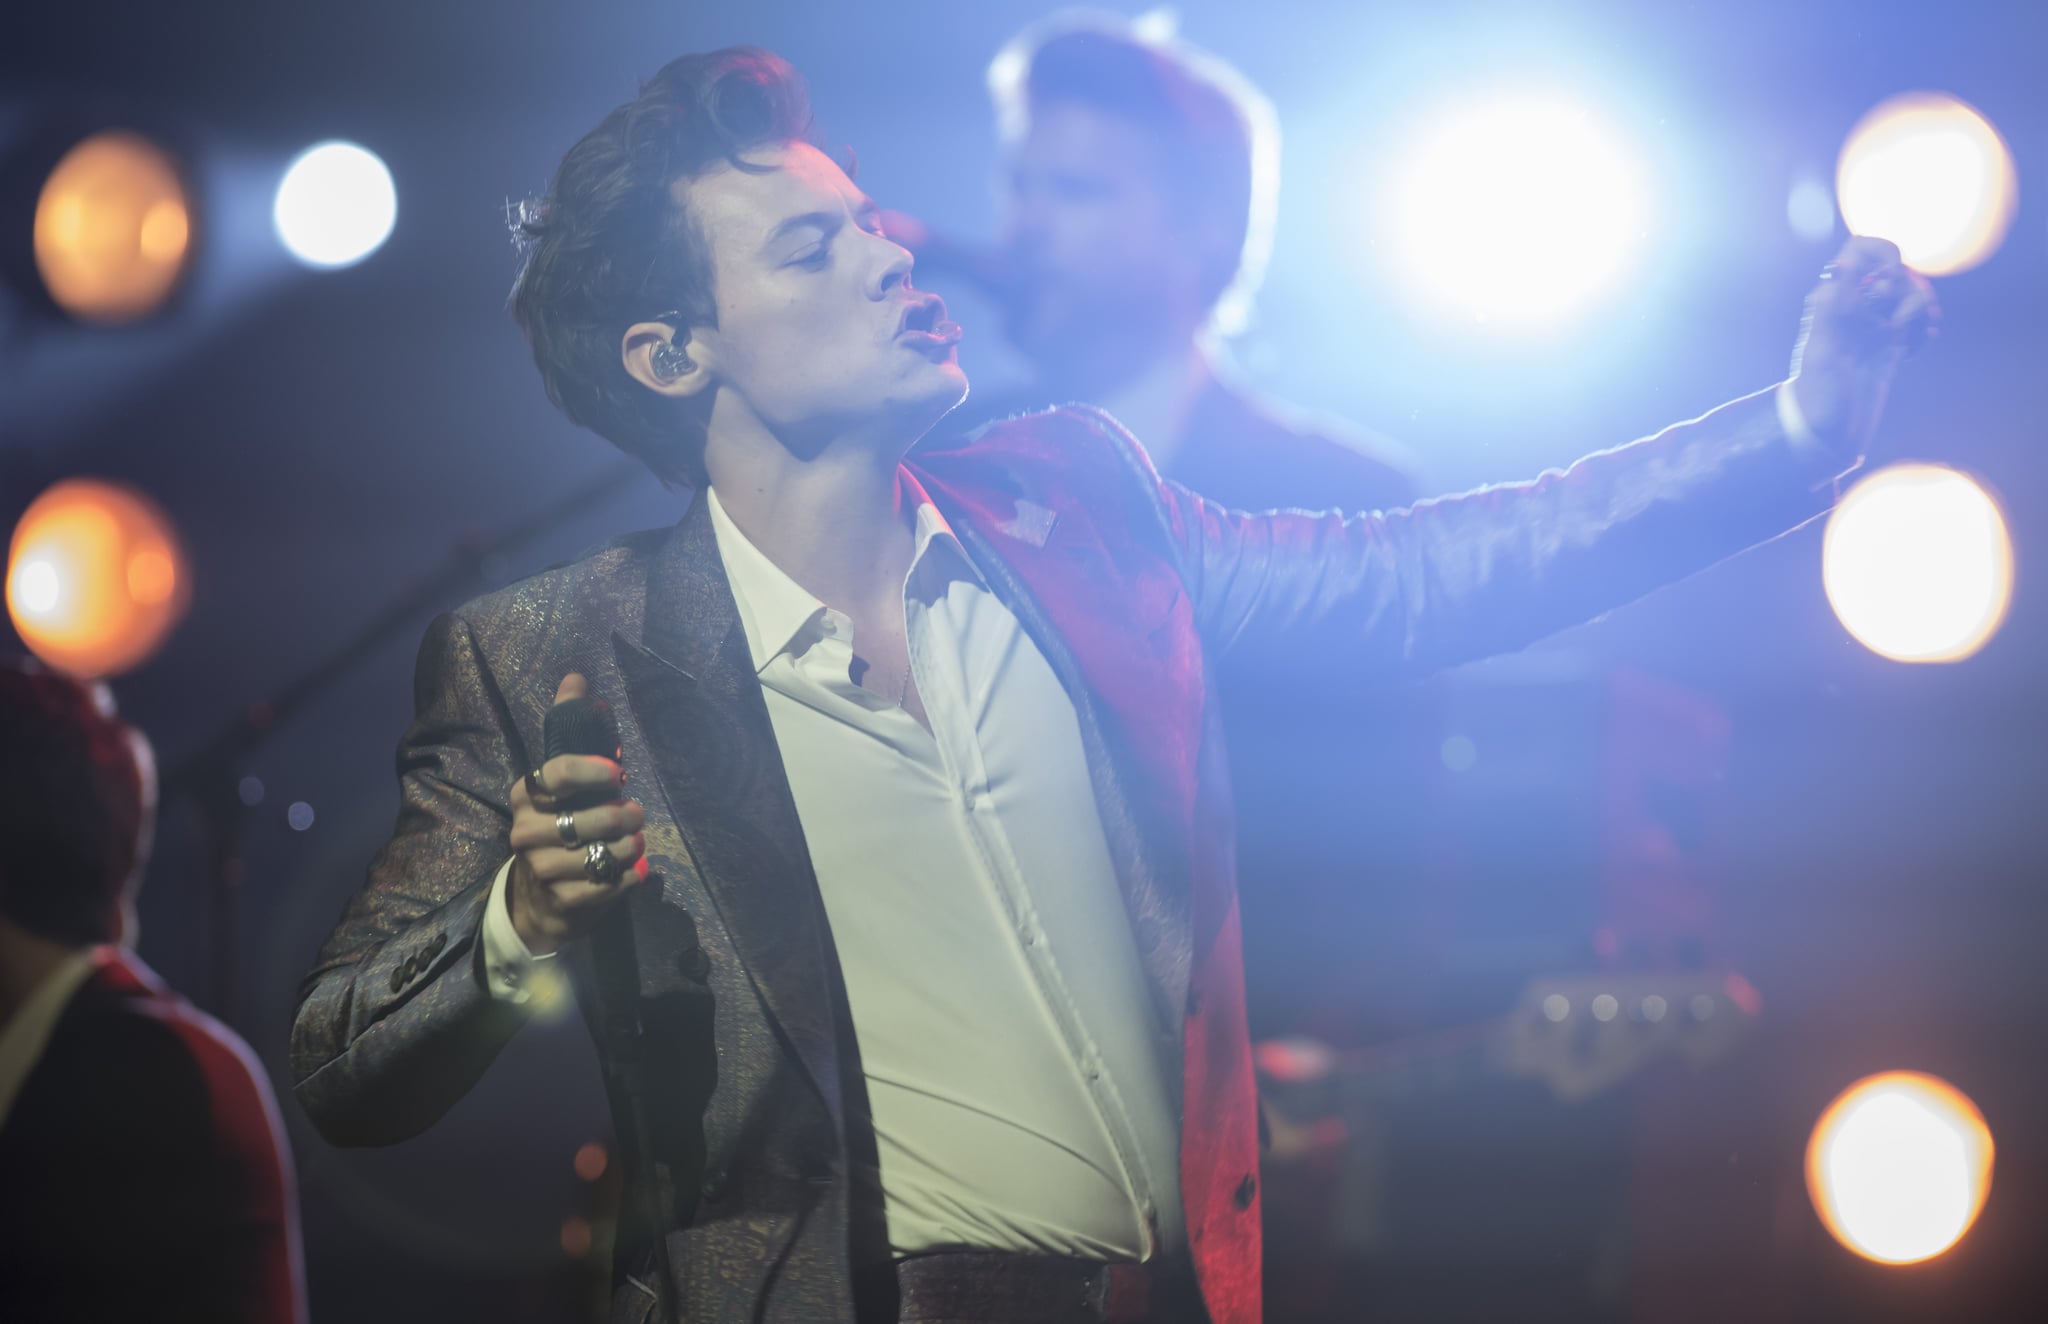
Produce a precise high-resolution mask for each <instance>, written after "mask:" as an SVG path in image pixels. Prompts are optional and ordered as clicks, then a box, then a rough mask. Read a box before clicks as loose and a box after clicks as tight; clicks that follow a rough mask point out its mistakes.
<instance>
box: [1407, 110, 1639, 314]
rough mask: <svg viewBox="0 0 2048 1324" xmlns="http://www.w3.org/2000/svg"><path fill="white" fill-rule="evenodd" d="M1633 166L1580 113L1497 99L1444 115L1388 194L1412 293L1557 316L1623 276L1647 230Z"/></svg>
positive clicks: (1477, 307) (1474, 307)
mask: <svg viewBox="0 0 2048 1324" xmlns="http://www.w3.org/2000/svg"><path fill="white" fill-rule="evenodd" d="M1644 192H1645V190H1644V184H1643V177H1642V172H1641V170H1640V169H1639V167H1638V166H1637V164H1636V163H1635V162H1634V161H1633V160H1631V159H1630V156H1629V154H1628V153H1627V152H1626V151H1624V150H1623V149H1622V147H1621V146H1620V144H1619V143H1617V142H1616V141H1615V140H1614V138H1613V137H1611V136H1610V135H1609V134H1608V133H1607V132H1606V131H1605V130H1603V129H1602V127H1601V125H1600V124H1599V123H1598V122H1597V121H1596V119H1595V118H1594V116H1593V115H1592V113H1591V112H1590V111H1588V110H1587V109H1586V108H1584V107H1582V106H1578V105H1574V104H1572V103H1570V102H1567V101H1564V100H1560V99H1557V98H1552V97H1536V96H1528V97H1515V98H1505V99H1502V100H1499V101H1495V102H1491V103H1488V104H1486V105H1483V106H1480V107H1477V108H1474V109H1470V110H1467V111H1464V112H1462V113H1460V114H1457V115H1455V116H1453V117H1452V118H1451V119H1450V120H1448V121H1446V122H1445V123H1443V124H1442V125H1440V126H1439V127H1438V128H1437V130H1436V131H1435V132H1434V133H1432V134H1430V135H1428V136H1427V137H1426V138H1425V139H1424V140H1423V141H1422V142H1421V143H1420V144H1419V145H1418V147H1417V149H1416V151H1415V153H1414V155H1413V156H1412V157H1411V158H1410V159H1409V161H1408V164H1407V167H1406V170H1405V172H1404V173H1403V175H1402V177H1401V181H1400V183H1399V185H1398V191H1397V193H1396V199H1395V203H1396V207H1397V216H1398V219H1397V225H1398V237H1399V242H1400V250H1401V254H1402V257H1403V259H1404V260H1405V263H1406V266H1407V272H1408V275H1409V276H1410V277H1411V279H1412V280H1413V282H1414V284H1415V286H1416V289H1417V293H1418V294H1420V295H1421V296H1423V297H1425V298H1430V299H1434V300H1439V301H1442V300H1448V301H1449V302H1450V303H1452V304H1453V305H1454V306H1455V307H1457V308H1458V309H1459V310H1460V311H1461V312H1464V313H1468V314H1470V315H1471V316H1472V317H1474V318H1477V319H1478V320H1480V321H1483V322H1502V323H1515V324H1526V323H1532V322H1539V321H1545V320H1550V319H1554V318H1558V317H1561V316H1563V315H1565V314H1566V313H1568V312H1570V311H1571V310H1572V309H1573V308H1575V307H1577V306H1579V305H1582V304H1584V303H1586V302H1588V301H1590V300H1591V299H1593V298H1594V297H1595V296H1597V295H1599V294H1600V293H1602V292H1603V291H1605V290H1606V289H1608V288H1610V287H1611V286H1612V285H1613V284H1614V283H1615V282H1616V281H1617V280H1619V279H1620V278H1621V277H1622V276H1623V275H1625V274H1626V273H1627V271H1628V269H1629V268H1630V266H1631V265H1632V264H1633V262H1634V259H1635V255H1636V251H1637V249H1638V248H1639V247H1640V245H1641V243H1642V241H1643V239H1644V237H1645V226H1646V224H1647V218H1648V212H1649V207H1648V203H1647V200H1646V199H1645V197H1644Z"/></svg>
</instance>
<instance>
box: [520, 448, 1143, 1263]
mask: <svg viewBox="0 0 2048 1324" xmlns="http://www.w3.org/2000/svg"><path fill="white" fill-rule="evenodd" d="M902 481H903V482H904V483H905V484H906V491H905V497H906V499H907V501H908V502H911V503H915V505H916V510H917V541H916V553H915V558H914V560H913V562H912V564H911V568H910V571H909V573H908V574H907V576H906V577H905V582H904V619H905V626H906V629H907V631H908V636H909V644H910V655H911V660H912V666H913V668H914V670H915V677H916V682H917V689H918V693H919V696H920V697H921V698H922V699H923V701H924V707H925V713H926V716H927V718H928V719H929V720H930V722H931V730H930V731H929V732H927V731H926V730H925V729H924V727H922V726H920V725H919V724H918V722H917V720H916V719H915V718H913V717H911V716H910V714H909V713H907V712H906V711H904V710H903V709H902V708H901V707H899V706H898V705H897V704H895V703H893V702H891V701H890V700H889V699H887V698H886V697H883V696H880V695H877V694H874V693H872V692H871V691H869V690H866V689H864V688H862V687H861V686H859V685H856V684H855V683H854V682H853V680H852V678H851V675H850V667H851V664H852V662H853V659H854V641H853V637H852V626H851V622H850V621H849V620H848V618H847V617H846V616H845V615H844V614H843V613H841V612H838V611H835V610H833V609H831V608H829V607H827V606H826V605H824V604H823V603H820V602H819V601H818V600H817V599H816V598H814V597H812V596H811V595H810V594H809V593H807V592H805V591H804V589H803V588H802V587H800V586H799V585H797V584H796V583H795V581H793V580H791V579H790V578H789V577H788V576H787V575H785V574H784V573H782V571H781V570H780V569H778V568H777V567H776V566H775V565H774V564H773V563H772V562H770V561H769V560H768V559H767V557H766V556H765V555H763V554H762V553H761V552H760V550H759V549H757V548H756V547H754V546H753V545H752V544H751V543H750V542H748V541H747V539H746V537H745V535H743V534H742V533H741V532H740V531H739V529H738V527H737V526H735V525H734V524H733V523H732V520H731V519H730V517H729V516H727V515H726V513H725V510H724V508H723V507H722V506H721V505H720V503H719V501H718V497H717V494H716V493H715V492H714V491H710V490H708V489H707V490H706V492H705V494H704V500H706V501H707V502H708V503H709V514H710V517H711V522H712V528H713V530H714V533H715V535H716V537H717V539H718V547H719V553H720V556H721V557H722V559H723V560H724V562H725V568H726V576H727V580H728V582H729V583H730V584H731V586H732V590H733V597H734V599H735V600H736V602H737V603H738V606H739V613H740V619H741V623H742V625H743V627H744V629H745V631H746V635H747V644H748V648H749V650H750V653H751V656H752V659H753V663H754V666H755V669H756V672H757V674H758V675H759V676H760V680H761V685H762V690H763V696H764V698H765V700H766V703H767V707H768V714H769V718H770V721H771V723H772V724H773V726H774V730H775V738H776V743H777V745H778V746H779V748H780V751H781V754H782V761H783V766H784V768H785V770H786V772H787V774H788V777H789V783H790V789H791V792H792V794H793V795H794V797H795V801H796V806H797V814H798V817H799V819H800V820H801V822H802V824H803V829H804V837H805V840H806V842H807V843H808V845H809V847H810V855H811V862H812V865H813V867H814V869H815V871H816V874H817V877H818V885H819V889H820V891H821V893H822V895H823V898H824V903H825V909H826V914H827V917H828V919H829V920H830V922H831V927H832V937H833V942H834V945H835V947H836V948H837V951H838V956H839V962H840V967H841V970H842V973H843V975H844V978H845V982H846V989H847V996H848V999H849V1002H850V1004H851V1008H852V1013H853V1023H854V1032H855V1034H856V1036H857V1037H858V1039H859V1041H860V1053H861V1063H862V1067H863V1070H864V1072H865V1075H866V1078H867V1088H868V1097H869V1104H870V1107H871V1111H872V1115H873V1123H874V1129H875V1136H876V1141H877V1148H878V1151H879V1157H880V1162H881V1174H880V1177H881V1187H882V1191H883V1197H884V1203H885V1206H886V1210H887V1217H888V1222H889V1240H890V1244H891V1246H892V1248H893V1249H894V1250H895V1251H896V1252H897V1253H898V1254H911V1253H915V1252H918V1251H922V1250H932V1249H939V1248H970V1249H986V1250H1009V1251H1020V1252H1027V1253H1038V1254H1049V1255H1067V1256H1077V1257H1083V1258H1091V1259H1104V1260H1141V1259H1145V1258H1147V1257H1149V1256H1151V1255H1153V1254H1156V1253H1157V1252H1158V1251H1159V1250H1160V1249H1162V1248H1165V1247H1177V1246H1178V1245H1179V1242H1180V1239H1181V1237H1182V1236H1183V1235H1184V1232H1183V1228H1182V1223H1181V1207H1180V1191H1179V1151H1180V1130H1179V1123H1178V1117H1179V1094H1180V1082H1179V1081H1178V1080H1170V1079H1168V1075H1169V1070H1168V1063H1167V1062H1166V1060H1165V1059H1164V1057H1163V1055H1162V1053H1161V1048H1162V1047H1163V1044H1164V1040H1165V1036H1164V1035H1163V1034H1162V1033H1161V1029H1162V1027H1160V1026H1159V1025H1158V1023H1157V1020H1156V1016H1155V1013H1154V1012H1153V1010H1152V1007H1153V1003H1152V1000H1151V998H1150V996H1149V994H1148V992H1147V989H1146V984H1145V976H1144V971H1143V967H1142V965H1141V964H1140V962H1139V959H1138V953H1137V949H1136V944H1135V943H1134V942H1133V940H1132V937H1131V931H1130V923H1129V919H1128V917H1127V915H1126V913H1125V911H1124V907H1123V899H1122V894H1121V891H1120V889H1119V887H1118V884H1117V878H1116V872H1115V868H1114V865H1113V863H1112V861H1111V859H1110V856H1109V848H1108V844H1107V841H1106V839H1105V838H1104V835H1103V831H1102V825H1101V821H1100V819H1099V817H1098V814H1097V810H1096V805H1095V797H1094V793H1093V790H1092V786H1091V783H1090V780H1089V773H1088V766H1087V759H1086V755H1085V752H1084V750H1083V748H1082V744H1081V733H1080V725H1079V722H1078V719H1077V718H1076V716H1075V713H1074V708H1073V704H1072V703H1071V701H1070V700H1069V699H1068V698H1067V695H1066V692H1065V691H1064V690H1063V689H1062V688H1061V686H1060V683H1059V680H1058V677H1057V676H1055V675H1054V674H1053V671H1052V668H1051V666H1050V665H1049V664H1047V662H1046V661H1045V658H1044V657H1043V656H1042V655H1041V654H1040V653H1039V651H1038V649H1037V647H1036V646H1035V645H1034V644H1033V643H1032V642H1031V640H1030V637H1029V636H1028V635H1027V634H1026V633H1025V632H1024V630H1023V629H1022V627H1021V626H1020V625H1019V624H1018V622H1017V620H1016V618H1015V617H1014V616H1012V615H1011V614H1010V612H1009V610H1008V609H1007V608H1006V607H1004V606H1003V604H1002V603H1001V601H1000V600H998V599H997V598H996V596H995V595H994V594H993V593H991V592H990V591H989V590H988V588H987V586H986V585H985V584H984V583H983V582H982V581H981V579H980V577H979V576H978V575H977V574H976V573H975V571H974V568H973V566H972V564H971V563H970V562H969V561H968V560H967V557H966V554H965V553H964V551H963V550H962V549H961V547H960V545H959V543H958V542H957V541H956V540H955V539H954V537H953V535H952V533H951V531H950V530H949V529H948V528H947V527H946V523H945V520H944V518H943V517H942V516H941V515H940V514H939V512H938V510H937V508H936V507H934V506H933V505H931V504H930V502H929V501H928V500H927V499H926V498H925V496H924V494H923V492H922V491H919V490H917V489H916V485H915V483H914V481H913V480H911V479H910V477H909V475H908V474H907V473H906V474H904V475H903V476H902ZM497 888H498V891H499V892H502V891H503V888H504V882H503V873H502V872H501V874H500V880H499V883H498V884H497ZM524 952H525V949H524V945H523V944H521V943H519V940H518V935H517V933H516V932H515V931H514V930H513V929H512V926H511V920H510V916H509V914H508V913H507V912H506V910H505V907H504V903H503V902H502V900H500V898H499V897H498V896H496V895H494V896H493V897H492V899H491V902H490V905H489V907H488V908H487V910H486V919H485V924H484V958H485V969H486V975H487V977H488V979H489V982H490V984H491V986H492V991H493V992H494V993H495V994H496V995H498V996H500V997H506V998H510V999H512V1000H515V1001H517V1000H523V999H524V996H525V993H524V991H523V984H524V982H525V976H524V975H523V974H522V973H521V972H522V971H523V970H525V969H526V968H528V967H529V966H530V961H531V958H529V957H526V956H525V954H524ZM1174 1028H1176V1029H1177V1027H1174Z"/></svg>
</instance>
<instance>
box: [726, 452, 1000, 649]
mask: <svg viewBox="0 0 2048 1324" xmlns="http://www.w3.org/2000/svg"><path fill="white" fill-rule="evenodd" d="M896 481H897V482H898V483H899V484H900V485H901V489H902V494H903V500H904V501H906V502H915V503H916V507H917V516H916V550H915V552H914V553H913V554H912V557H911V568H910V573H911V575H912V576H916V575H918V574H920V573H922V572H923V571H924V569H925V567H926V566H927V565H936V564H938V563H939V562H940V561H941V560H943V561H944V562H945V568H946V570H947V571H949V572H951V573H956V574H961V575H964V576H966V577H967V578H969V579H972V580H974V581H975V582H977V583H980V582H981V576H980V573H979V572H978V571H977V570H976V569H975V568H974V563H973V562H972V561H970V560H968V559H967V552H966V549H965V548H963V547H962V546H961V545H960V541H959V539H958V538H956V537H955V536H954V534H953V526H952V525H950V524H948V523H947V522H946V517H945V515H944V514H942V513H941V512H940V510H939V508H938V507H937V506H936V505H934V504H933V503H932V499H931V497H930V496H929V495H927V494H926V492H925V490H924V488H923V486H922V485H920V484H919V483H918V481H917V479H916V478H915V477H913V476H912V475H911V473H910V471H909V470H907V469H898V470H897V471H896ZM704 501H705V505H706V508H707V510H708V513H709V514H710V516H711V531H712V536H713V537H714V538H716V539H717V542H718V555H719V558H720V559H721V560H723V561H724V562H725V577H726V583H727V584H728V585H729V586H730V587H731V589H732V596H733V601H734V602H735V603H736V604H738V606H739V612H740V624H741V625H742V626H743V627H744V628H745V630H746V634H747V652H748V655H749V657H750V658H751V659H752V661H753V664H754V672H755V674H756V675H759V674H760V672H761V670H762V669H763V668H764V667H766V666H767V665H768V664H769V663H770V662H772V661H774V660H775V659H776V658H777V657H778V656H780V655H781V654H783V653H800V652H802V651H803V647H802V644H803V641H804V640H805V637H806V636H807V635H808V634H809V632H810V630H811V628H812V625H813V624H814V622H816V621H817V620H818V618H819V617H821V616H823V615H825V614H826V613H827V612H829V611H831V608H829V607H827V606H826V605H825V604H824V603H822V602H820V601H818V599H817V598H816V597H815V596H814V595H812V594H811V592H810V591H809V590H807V589H806V588H804V586H803V585H801V584H799V583H797V582H796V581H795V580H794V579H791V578H790V577H789V576H788V575H787V574H785V573H783V571H782V568H781V567H780V566H777V565H776V564H775V563H774V562H773V561H771V560H769V559H768V556H767V554H766V553H765V552H763V551H762V550H761V549H760V548H758V547H756V546H754V544H753V543H752V542H751V541H749V540H748V538H747V535H746V534H744V533H742V532H740V527H739V525H737V524H735V523H733V520H732V516H730V515H728V514H727V513H726V511H725V506H724V504H723V503H721V502H720V501H719V499H718V489H716V488H713V487H706V488H705V489H704Z"/></svg>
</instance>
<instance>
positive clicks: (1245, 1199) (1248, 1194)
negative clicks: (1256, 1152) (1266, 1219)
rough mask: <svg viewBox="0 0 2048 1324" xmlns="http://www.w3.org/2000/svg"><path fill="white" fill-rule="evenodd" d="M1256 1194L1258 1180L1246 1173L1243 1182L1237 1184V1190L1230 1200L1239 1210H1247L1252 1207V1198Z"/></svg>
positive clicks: (1257, 1191)
mask: <svg viewBox="0 0 2048 1324" xmlns="http://www.w3.org/2000/svg"><path fill="white" fill-rule="evenodd" d="M1258 1193H1259V1179H1258V1178H1256V1177H1254V1176H1252V1175H1251V1174H1250V1173H1246V1174H1245V1176H1244V1180H1243V1181H1241V1182H1239V1183H1238V1184H1237V1190H1236V1191H1234V1192H1232V1194H1231V1196H1230V1199H1231V1202H1232V1203H1233V1204H1235V1205H1236V1206H1237V1207H1238V1208H1239V1209H1249V1208H1251V1207H1252V1197H1253V1196H1255V1195H1257V1194H1258Z"/></svg>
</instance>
